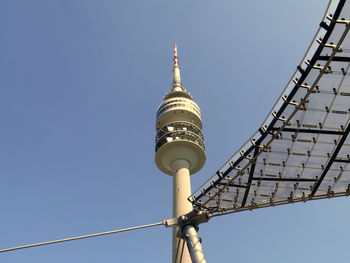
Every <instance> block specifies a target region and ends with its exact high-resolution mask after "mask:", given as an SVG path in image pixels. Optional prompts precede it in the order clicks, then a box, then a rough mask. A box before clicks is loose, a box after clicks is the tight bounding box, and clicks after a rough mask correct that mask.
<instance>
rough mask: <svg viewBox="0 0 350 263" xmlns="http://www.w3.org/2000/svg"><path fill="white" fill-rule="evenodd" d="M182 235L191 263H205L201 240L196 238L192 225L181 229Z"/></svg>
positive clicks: (195, 231)
mask: <svg viewBox="0 0 350 263" xmlns="http://www.w3.org/2000/svg"><path fill="white" fill-rule="evenodd" d="M182 233H183V235H184V238H185V240H186V243H187V247H188V250H189V253H190V255H191V259H192V263H206V262H207V261H206V260H205V257H204V254H203V249H202V244H201V240H200V238H199V237H198V234H197V230H196V228H195V227H194V226H193V225H186V226H184V228H183V229H182Z"/></svg>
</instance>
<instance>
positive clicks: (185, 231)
mask: <svg viewBox="0 0 350 263" xmlns="http://www.w3.org/2000/svg"><path fill="white" fill-rule="evenodd" d="M210 217H211V215H210V214H209V213H208V212H206V211H199V210H196V209H194V210H192V211H191V212H190V213H187V214H186V215H183V216H180V217H179V218H173V219H169V220H166V221H165V225H166V226H167V227H172V226H175V225H177V226H178V227H179V232H178V237H179V238H182V239H184V240H185V241H186V244H187V247H188V251H189V253H190V256H191V260H192V263H206V262H207V261H206V260H205V257H204V254H203V249H202V244H201V242H202V241H201V239H200V238H199V236H198V234H197V232H198V229H199V228H198V225H199V224H201V223H206V222H208V221H209V219H210Z"/></svg>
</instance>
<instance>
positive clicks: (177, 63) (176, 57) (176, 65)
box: [174, 44, 179, 68]
mask: <svg viewBox="0 0 350 263" xmlns="http://www.w3.org/2000/svg"><path fill="white" fill-rule="evenodd" d="M175 67H177V68H178V67H179V57H178V56H177V46H176V44H174V68H175Z"/></svg>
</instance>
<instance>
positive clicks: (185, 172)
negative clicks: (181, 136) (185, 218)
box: [171, 159, 192, 263]
mask: <svg viewBox="0 0 350 263" xmlns="http://www.w3.org/2000/svg"><path fill="white" fill-rule="evenodd" d="M171 166H172V168H173V217H174V218H177V217H179V216H182V215H184V214H187V213H189V212H191V211H192V204H191V203H190V202H189V201H188V200H187V198H188V197H189V196H190V195H191V181H190V170H189V169H190V163H189V162H188V161H187V160H185V159H177V160H175V161H173V163H172V165H171ZM177 233H178V228H177V227H174V228H173V263H180V262H181V263H191V262H192V261H191V257H190V254H189V251H188V248H187V246H186V243H185V240H184V239H181V238H178V237H177Z"/></svg>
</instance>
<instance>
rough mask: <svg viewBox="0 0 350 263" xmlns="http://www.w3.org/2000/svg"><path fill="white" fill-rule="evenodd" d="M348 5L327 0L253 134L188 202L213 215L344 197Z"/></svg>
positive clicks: (349, 84)
mask: <svg viewBox="0 0 350 263" xmlns="http://www.w3.org/2000/svg"><path fill="white" fill-rule="evenodd" d="M349 29H350V3H349V2H346V1H345V0H335V1H331V2H330V4H329V6H328V7H327V10H326V13H325V16H324V18H323V20H322V22H321V24H320V27H319V29H318V31H317V33H316V35H315V38H314V40H313V41H312V43H311V45H310V46H309V48H308V51H307V52H306V54H305V56H304V58H303V60H302V63H301V64H300V65H299V66H298V67H297V70H296V71H295V73H294V75H293V76H292V78H291V80H290V81H289V83H288V84H287V86H286V88H285V89H284V90H283V92H282V94H281V96H280V98H279V99H278V101H277V102H276V104H275V105H274V107H273V109H272V111H271V112H270V114H269V115H268V117H267V118H266V119H265V121H264V123H263V125H262V126H261V127H260V128H259V129H258V131H257V132H256V133H255V134H254V135H253V136H252V137H251V138H250V139H249V140H248V141H247V142H246V143H245V144H244V145H243V146H242V148H241V149H240V150H239V151H237V152H236V153H235V154H234V155H233V156H232V157H231V158H230V159H229V160H228V161H227V162H226V163H225V164H224V165H223V166H222V167H221V168H220V169H219V170H218V171H217V172H216V173H215V174H214V175H213V176H212V177H211V178H210V179H209V180H208V181H207V182H206V183H205V184H204V185H203V186H202V187H200V188H199V189H198V190H197V191H195V192H194V194H193V195H192V196H191V197H190V198H189V200H190V201H191V202H192V203H193V204H194V205H195V206H197V207H200V208H202V209H206V210H210V211H212V212H213V213H220V212H223V211H228V210H230V211H237V212H239V211H244V210H251V209H256V208H261V207H268V206H275V205H280V204H287V203H293V202H300V201H303V202H305V201H308V200H315V199H320V198H331V197H337V196H344V195H349V194H350V165H349V163H350V136H348V134H349V132H350V76H349V75H350V72H349V68H350V36H349V34H348V32H349Z"/></svg>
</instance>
